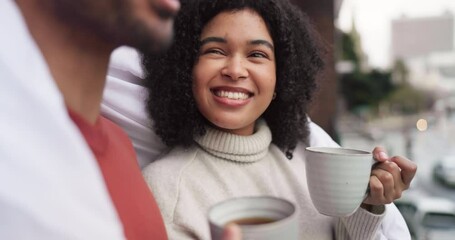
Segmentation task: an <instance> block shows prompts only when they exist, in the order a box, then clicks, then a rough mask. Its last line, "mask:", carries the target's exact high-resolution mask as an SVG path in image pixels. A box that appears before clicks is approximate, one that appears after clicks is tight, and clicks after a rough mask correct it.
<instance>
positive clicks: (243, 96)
mask: <svg viewBox="0 0 455 240" xmlns="http://www.w3.org/2000/svg"><path fill="white" fill-rule="evenodd" d="M210 91H211V92H212V94H213V96H214V99H215V101H217V102H218V103H221V104H223V105H226V106H230V107H238V106H244V105H246V104H247V103H249V102H250V101H251V97H252V96H253V95H254V94H253V93H252V92H250V91H248V90H246V89H243V88H230V87H218V88H212V89H210Z"/></svg>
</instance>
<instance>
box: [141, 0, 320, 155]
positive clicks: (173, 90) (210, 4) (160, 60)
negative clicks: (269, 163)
mask: <svg viewBox="0 0 455 240" xmlns="http://www.w3.org/2000/svg"><path fill="white" fill-rule="evenodd" d="M244 9H248V10H253V11H254V12H256V13H258V14H259V15H260V16H261V17H262V18H263V19H264V21H265V23H266V25H267V28H268V30H269V32H270V34H271V36H272V39H273V43H274V48H275V59H276V98H275V99H274V100H273V101H272V102H271V104H270V106H269V107H268V108H267V110H266V111H265V112H264V113H263V115H262V116H261V117H262V118H263V119H265V120H266V122H267V124H268V126H269V127H270V130H271V132H272V142H273V143H274V144H275V145H277V146H278V147H279V148H280V149H281V150H282V151H285V152H287V155H288V158H292V154H291V152H292V150H293V149H294V148H295V147H296V145H297V142H298V141H304V142H307V138H308V135H309V130H308V120H307V115H306V112H307V108H308V104H309V102H310V100H311V99H312V96H313V92H314V91H315V89H316V75H317V73H318V72H319V71H320V70H321V69H322V67H323V65H324V64H323V60H322V52H323V51H322V49H323V48H322V47H321V46H322V44H321V41H320V39H319V35H317V34H316V32H315V30H314V29H313V27H312V25H311V24H310V21H309V19H308V17H307V16H306V15H305V14H304V13H302V12H301V11H299V10H298V8H297V7H296V6H293V5H292V4H291V3H289V2H288V1H287V0H196V1H182V8H181V11H180V13H179V15H178V16H177V18H176V20H175V37H174V43H173V44H172V46H171V48H170V49H169V51H167V52H166V53H165V54H163V55H159V56H157V55H156V54H155V55H152V54H145V55H144V58H143V64H144V68H145V71H146V78H145V84H146V87H147V88H148V89H149V92H150V93H149V97H148V100H147V109H148V111H149V114H150V116H151V117H152V119H153V121H154V126H153V127H154V130H155V131H156V133H157V134H158V135H159V136H160V137H161V139H162V140H163V141H164V143H165V144H166V145H168V146H169V147H174V146H177V145H181V146H189V145H191V144H192V143H193V138H194V137H195V136H200V135H203V134H205V125H207V124H209V123H208V121H207V120H206V119H205V118H204V117H203V116H202V114H201V113H200V112H199V111H198V108H197V106H196V102H195V100H194V97H193V92H192V70H193V66H194V65H195V63H196V61H197V60H198V55H199V48H200V34H201V32H202V30H203V28H204V26H205V25H206V24H207V23H208V22H209V21H210V20H211V19H213V18H214V17H215V16H216V15H218V14H219V13H221V12H235V11H240V10H244Z"/></svg>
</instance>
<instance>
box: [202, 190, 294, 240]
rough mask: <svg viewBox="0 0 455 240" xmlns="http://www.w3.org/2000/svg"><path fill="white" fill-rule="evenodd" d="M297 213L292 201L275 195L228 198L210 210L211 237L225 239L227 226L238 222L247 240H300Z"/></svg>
mask: <svg viewBox="0 0 455 240" xmlns="http://www.w3.org/2000/svg"><path fill="white" fill-rule="evenodd" d="M295 210H296V208H295V206H294V204H293V203H292V202H289V201H288V200H285V199H281V198H276V197H271V196H255V197H240V198H233V199H227V200H225V201H223V202H220V203H217V204H216V205H215V206H212V207H211V208H210V211H209V215H208V218H209V224H210V235H211V237H212V239H213V240H221V239H223V231H224V229H225V227H226V225H228V224H230V223H235V224H237V225H239V227H240V230H241V232H242V237H243V238H242V239H244V240H251V239H260V240H276V239H286V240H297V239H299V225H298V221H297V215H296V211H295Z"/></svg>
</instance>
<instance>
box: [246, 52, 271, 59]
mask: <svg viewBox="0 0 455 240" xmlns="http://www.w3.org/2000/svg"><path fill="white" fill-rule="evenodd" d="M250 57H254V58H267V54H265V53H262V52H253V53H251V54H250Z"/></svg>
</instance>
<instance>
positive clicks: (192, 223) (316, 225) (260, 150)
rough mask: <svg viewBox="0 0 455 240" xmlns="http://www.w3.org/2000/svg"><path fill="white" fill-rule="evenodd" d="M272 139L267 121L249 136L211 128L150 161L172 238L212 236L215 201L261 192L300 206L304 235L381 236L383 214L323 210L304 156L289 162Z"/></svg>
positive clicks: (314, 239) (150, 178) (148, 174)
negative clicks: (311, 189) (313, 195)
mask: <svg viewBox="0 0 455 240" xmlns="http://www.w3.org/2000/svg"><path fill="white" fill-rule="evenodd" d="M271 140H272V137H271V132H270V129H269V128H268V126H267V124H266V123H265V121H258V124H257V126H256V131H255V133H254V134H253V135H251V136H238V135H233V134H230V133H226V132H222V131H219V130H216V129H213V128H208V131H207V134H206V135H204V136H203V137H201V138H198V139H195V141H196V144H195V146H193V147H191V148H189V149H182V148H175V149H173V150H172V151H170V152H169V153H168V154H167V155H165V156H164V157H163V158H161V159H159V160H157V161H155V162H154V163H152V164H150V165H148V166H147V167H146V168H145V169H144V170H143V174H144V177H145V179H146V181H147V183H148V184H149V186H150V189H151V190H152V191H153V193H154V196H155V198H156V200H157V202H158V205H159V207H160V209H161V212H162V215H163V218H164V221H165V224H166V229H167V232H168V236H169V239H171V240H180V239H210V232H209V225H208V222H207V213H208V209H209V208H210V207H211V206H212V205H214V204H216V203H218V202H220V201H223V200H226V199H229V198H234V197H241V196H260V195H268V196H275V197H280V198H285V199H287V200H289V201H291V202H294V203H295V204H296V206H297V211H298V218H299V223H300V235H301V239H311V240H325V239H334V236H335V238H336V239H358V240H367V239H375V238H376V237H377V235H378V234H377V232H378V229H379V227H380V225H381V220H382V218H383V216H384V214H381V215H375V214H372V213H369V212H367V211H365V210H363V209H359V210H357V212H355V213H354V214H353V215H351V216H350V217H347V218H340V219H338V218H331V217H327V216H324V215H321V214H319V213H318V212H317V210H316V209H315V208H314V207H313V205H312V203H311V199H310V197H309V193H308V188H307V185H306V173H305V165H304V159H296V158H293V159H292V160H288V159H287V158H286V157H285V155H284V154H283V152H281V151H280V150H279V149H278V148H277V147H276V146H275V145H274V144H271ZM302 149H303V148H297V149H296V151H301V150H302ZM298 155H299V156H304V155H303V153H300V154H298Z"/></svg>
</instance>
